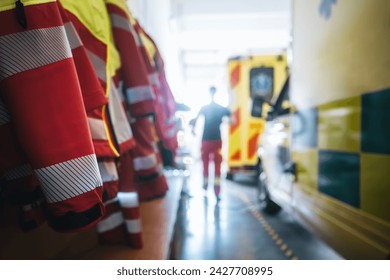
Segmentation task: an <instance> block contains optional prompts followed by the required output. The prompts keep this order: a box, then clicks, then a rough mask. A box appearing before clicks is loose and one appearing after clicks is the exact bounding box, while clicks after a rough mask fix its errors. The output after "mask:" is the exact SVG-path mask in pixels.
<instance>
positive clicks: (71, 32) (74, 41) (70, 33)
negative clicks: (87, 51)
mask: <svg viewBox="0 0 390 280" xmlns="http://www.w3.org/2000/svg"><path fill="white" fill-rule="evenodd" d="M64 27H65V31H66V36H67V37H68V41H69V44H70V48H71V49H75V48H78V47H81V46H82V45H83V43H82V42H81V39H80V37H79V34H77V32H76V29H75V28H74V26H73V23H71V22H67V23H65V24H64Z"/></svg>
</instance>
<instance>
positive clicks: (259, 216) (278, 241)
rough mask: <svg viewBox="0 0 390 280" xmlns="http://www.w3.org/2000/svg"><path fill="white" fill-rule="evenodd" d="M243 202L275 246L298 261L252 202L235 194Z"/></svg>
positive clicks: (240, 194)
mask: <svg viewBox="0 0 390 280" xmlns="http://www.w3.org/2000/svg"><path fill="white" fill-rule="evenodd" d="M234 193H235V194H236V195H237V196H238V197H239V198H240V199H241V200H242V202H244V204H246V205H247V206H249V209H250V211H251V213H252V215H253V217H255V218H256V220H257V221H258V222H259V223H260V224H261V225H262V226H263V228H264V229H265V231H266V232H267V233H268V235H269V236H270V237H271V238H272V240H273V241H274V242H275V244H276V245H277V246H278V247H279V248H280V250H281V251H282V252H283V253H284V255H285V256H286V257H288V258H290V259H291V260H297V259H298V257H297V256H295V255H294V253H293V251H292V250H291V249H289V247H288V245H287V244H286V243H284V242H283V240H282V239H281V238H280V237H279V234H278V233H277V232H276V230H275V229H274V228H272V226H271V225H270V224H268V222H267V221H266V220H265V218H264V217H263V215H262V214H261V213H260V212H259V211H258V209H257V208H256V207H251V206H252V205H251V202H250V200H249V198H248V197H247V196H246V195H245V194H242V193H239V192H234Z"/></svg>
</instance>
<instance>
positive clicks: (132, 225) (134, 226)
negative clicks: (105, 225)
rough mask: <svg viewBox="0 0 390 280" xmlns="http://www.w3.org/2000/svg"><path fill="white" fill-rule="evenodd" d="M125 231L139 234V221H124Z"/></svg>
mask: <svg viewBox="0 0 390 280" xmlns="http://www.w3.org/2000/svg"><path fill="white" fill-rule="evenodd" d="M125 223H126V229H127V232H128V233H140V232H141V221H140V220H125Z"/></svg>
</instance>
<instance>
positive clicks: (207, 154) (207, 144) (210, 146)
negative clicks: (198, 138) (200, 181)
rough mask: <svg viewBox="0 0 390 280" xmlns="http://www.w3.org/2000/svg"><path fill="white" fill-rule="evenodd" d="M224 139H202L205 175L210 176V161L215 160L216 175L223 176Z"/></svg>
mask: <svg viewBox="0 0 390 280" xmlns="http://www.w3.org/2000/svg"><path fill="white" fill-rule="evenodd" d="M221 148H222V141H221V140H209V141H202V162H203V176H205V177H208V176H209V162H210V159H212V160H214V170H215V171H214V172H215V177H220V176H221V162H222V155H221Z"/></svg>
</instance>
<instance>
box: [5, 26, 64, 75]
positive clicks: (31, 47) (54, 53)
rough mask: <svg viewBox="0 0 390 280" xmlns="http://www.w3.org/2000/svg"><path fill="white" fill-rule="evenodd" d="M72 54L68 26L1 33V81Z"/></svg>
mask: <svg viewBox="0 0 390 280" xmlns="http://www.w3.org/2000/svg"><path fill="white" fill-rule="evenodd" d="M70 57H72V53H71V50H70V46H69V43H68V39H67V37H66V34H65V28H64V26H57V27H50V28H41V29H35V30H30V31H24V32H18V33H14V34H10V35H4V36H0V61H1V63H0V81H1V80H3V79H5V78H7V77H10V76H12V75H15V74H18V73H21V72H24V71H27V70H32V69H36V68H38V67H41V66H45V65H49V64H51V63H54V62H58V61H61V60H64V59H67V58H70Z"/></svg>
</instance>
